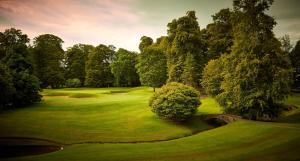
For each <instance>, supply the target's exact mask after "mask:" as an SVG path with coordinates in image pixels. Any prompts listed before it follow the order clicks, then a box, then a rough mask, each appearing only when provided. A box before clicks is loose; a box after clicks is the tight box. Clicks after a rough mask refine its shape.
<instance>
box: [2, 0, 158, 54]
mask: <svg viewBox="0 0 300 161" xmlns="http://www.w3.org/2000/svg"><path fill="white" fill-rule="evenodd" d="M131 2H132V0H98V1H93V0H86V1H84V0H60V1H57V0H26V1H19V0H4V1H1V3H0V9H1V10H0V14H1V16H3V17H5V18H6V19H7V20H8V23H6V24H0V25H1V26H0V30H2V31H3V30H4V29H6V28H9V27H16V28H19V29H21V30H22V31H23V32H24V33H26V34H28V35H29V37H30V38H33V37H35V36H38V35H40V34H44V33H51V34H54V35H57V36H59V37H61V38H62V39H63V40H64V41H65V44H64V47H69V46H71V45H73V44H75V43H89V44H93V45H97V44H99V43H104V44H113V45H115V46H117V47H123V48H127V49H129V50H136V51H137V50H138V48H137V46H138V43H139V39H140V37H141V36H142V35H143V34H142V35H141V34H140V33H145V31H146V32H149V33H150V34H155V33H157V35H159V33H158V31H157V30H154V29H152V28H148V27H146V26H144V25H143V24H141V23H140V19H141V15H139V14H138V13H135V11H134V10H132V9H131V8H130V7H129V5H128V4H130V3H131Z"/></svg>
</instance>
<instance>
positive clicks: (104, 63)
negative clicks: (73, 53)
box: [85, 44, 115, 87]
mask: <svg viewBox="0 0 300 161" xmlns="http://www.w3.org/2000/svg"><path fill="white" fill-rule="evenodd" d="M114 50H115V48H114V47H113V46H106V45H103V44H100V45H98V46H97V47H96V48H95V50H94V51H93V52H92V53H90V54H89V56H88V61H87V64H86V77H85V85H86V86H89V87H110V86H113V83H114V76H113V74H112V73H111V68H110V64H111V62H112V61H113V60H114V59H115V51H114Z"/></svg>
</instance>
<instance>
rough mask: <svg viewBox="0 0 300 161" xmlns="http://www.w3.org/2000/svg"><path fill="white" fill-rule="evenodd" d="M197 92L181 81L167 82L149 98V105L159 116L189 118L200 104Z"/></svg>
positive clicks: (180, 119) (178, 119)
mask: <svg viewBox="0 0 300 161" xmlns="http://www.w3.org/2000/svg"><path fill="white" fill-rule="evenodd" d="M199 96H200V94H199V92H198V91H197V90H195V89H194V88H192V87H190V86H186V85H184V84H181V83H175V82H172V83H169V84H167V85H165V86H163V87H162V88H161V90H159V91H158V92H156V93H155V94H154V95H153V96H152V97H151V98H150V100H149V106H150V107H151V108H152V111H153V112H154V113H156V114H157V115H158V116H159V117H162V118H166V119H170V120H174V121H185V120H187V119H189V118H191V117H192V116H193V115H194V114H195V113H196V112H197V108H198V106H199V105H200V104H201V102H200V100H199Z"/></svg>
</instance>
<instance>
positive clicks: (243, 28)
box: [138, 0, 300, 119]
mask: <svg viewBox="0 0 300 161" xmlns="http://www.w3.org/2000/svg"><path fill="white" fill-rule="evenodd" d="M233 2H234V3H233V4H234V5H233V9H222V10H220V11H219V12H218V13H216V14H215V15H213V23H211V24H209V25H207V27H206V28H205V29H202V30H200V28H199V25H198V22H197V18H196V16H195V12H194V11H188V12H187V14H186V16H183V17H180V18H178V19H174V20H173V21H171V22H170V23H168V35H167V36H162V37H160V38H159V39H157V41H156V42H155V43H153V40H152V39H151V38H149V37H147V36H144V37H142V38H141V43H140V46H139V47H140V50H141V54H140V59H142V61H139V64H138V67H139V68H140V69H139V68H138V73H139V74H140V75H141V76H140V77H141V82H142V84H146V85H150V86H153V87H155V86H159V85H160V84H163V83H165V82H181V83H184V84H187V85H190V86H193V87H196V88H201V87H203V88H204V89H205V91H206V92H207V93H208V94H209V95H211V96H212V97H215V98H216V100H217V102H218V103H219V104H220V105H221V106H222V107H224V111H225V112H227V113H233V114H239V115H242V116H245V117H247V118H251V119H261V118H263V119H273V118H275V117H277V116H278V115H279V113H280V111H281V107H282V106H281V105H280V102H281V101H283V100H284V99H285V98H286V97H287V96H288V94H289V93H290V89H291V85H292V84H293V85H294V88H297V86H298V88H299V78H300V75H299V71H300V70H299V69H300V68H299V67H300V66H299V64H300V61H299V57H300V53H299V47H300V46H299V45H300V42H299V41H298V42H297V44H296V46H295V47H294V49H293V50H291V45H290V42H289V39H286V38H283V39H285V40H287V41H280V40H281V39H277V38H276V37H275V36H274V33H273V28H274V26H275V25H276V21H275V20H274V18H273V17H271V16H269V15H267V14H266V13H265V12H266V11H267V10H268V9H269V7H270V6H271V5H272V3H273V0H234V1H233ZM155 62H156V63H157V64H160V65H159V66H155V65H156V64H155V65H154V63H155ZM141 69H144V70H141ZM147 69H148V70H147ZM152 71H155V72H152ZM158 71H160V72H158ZM293 73H294V74H293ZM166 74H167V76H166V77H164V79H160V82H159V83H156V82H154V81H158V80H159V79H153V78H160V77H158V76H165V75H166ZM143 78H146V81H145V80H143Z"/></svg>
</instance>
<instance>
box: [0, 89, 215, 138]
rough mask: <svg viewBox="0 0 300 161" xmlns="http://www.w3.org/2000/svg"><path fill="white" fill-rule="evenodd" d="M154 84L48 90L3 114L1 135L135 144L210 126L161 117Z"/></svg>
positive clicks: (196, 120)
mask: <svg viewBox="0 0 300 161" xmlns="http://www.w3.org/2000/svg"><path fill="white" fill-rule="evenodd" d="M151 94H152V89H150V88H132V89H129V88H109V89H59V90H45V91H44V95H46V96H44V98H43V99H44V101H42V102H41V103H38V104H36V105H35V106H34V107H30V108H25V109H17V110H12V111H9V112H8V111H6V112H4V113H2V114H1V115H0V129H1V133H0V137H5V136H18V137H34V138H44V139H50V140H54V141H57V142H61V143H67V144H69V143H80V142H90V141H98V142H132V141H151V140H165V139H171V138H178V137H182V136H186V135H191V134H192V133H195V132H197V131H202V130H205V129H208V128H210V127H209V126H208V125H206V124H204V123H203V122H201V121H200V120H199V119H197V118H195V119H193V120H191V121H189V122H187V123H185V124H178V123H177V124H176V123H173V122H170V121H165V120H160V119H159V118H158V117H156V116H155V115H154V114H153V113H152V112H151V111H150V109H149V107H148V106H147V102H148V98H149V97H150V96H151Z"/></svg>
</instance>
